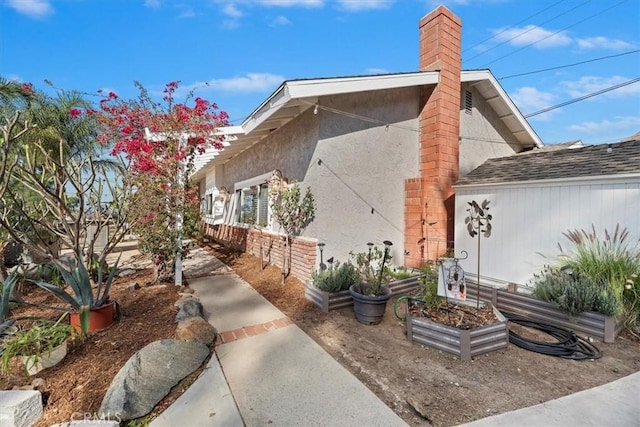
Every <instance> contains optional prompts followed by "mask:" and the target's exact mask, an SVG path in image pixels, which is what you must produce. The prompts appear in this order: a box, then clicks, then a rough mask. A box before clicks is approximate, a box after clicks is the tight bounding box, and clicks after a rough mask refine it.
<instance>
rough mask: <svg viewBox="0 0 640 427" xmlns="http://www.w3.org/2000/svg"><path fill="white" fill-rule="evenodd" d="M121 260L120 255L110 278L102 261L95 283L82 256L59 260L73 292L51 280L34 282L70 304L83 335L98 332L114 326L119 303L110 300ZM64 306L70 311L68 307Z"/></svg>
mask: <svg viewBox="0 0 640 427" xmlns="http://www.w3.org/2000/svg"><path fill="white" fill-rule="evenodd" d="M119 261H120V258H118V260H117V261H116V263H115V265H114V266H113V267H112V268H111V269H110V271H109V275H108V276H107V277H106V279H105V277H104V273H105V271H104V270H105V268H106V266H105V265H103V264H102V263H99V264H98V265H97V267H96V270H97V271H96V276H97V280H95V283H94V281H93V279H92V278H91V274H90V273H89V270H88V269H87V267H86V266H85V265H84V262H83V261H82V259H80V258H79V257H78V256H75V257H74V258H73V259H70V260H68V261H67V262H66V263H63V262H61V261H59V260H56V261H54V263H55V266H56V268H57V269H58V271H59V272H60V274H61V275H62V278H63V279H64V282H65V284H66V285H67V287H68V288H69V290H70V292H67V291H66V290H65V288H60V287H57V286H54V285H52V284H50V283H46V282H42V281H33V282H34V283H35V284H36V285H38V286H39V287H41V288H43V289H45V290H47V291H49V292H51V293H52V294H53V295H55V296H56V297H57V298H58V299H60V300H61V301H63V302H65V303H67V304H69V305H70V306H71V308H72V310H73V311H71V312H70V313H69V323H70V324H71V325H72V326H73V327H74V328H75V329H76V330H77V331H81V332H82V334H83V335H87V334H88V333H89V332H93V331H98V330H100V329H104V328H106V327H107V326H110V325H111V324H112V323H113V321H114V319H115V315H116V303H115V301H112V300H110V298H109V291H110V289H111V284H112V283H113V278H114V277H115V274H116V271H117V267H118V262H119ZM94 285H95V286H94ZM94 287H95V291H94ZM61 309H62V310H67V309H64V308H61Z"/></svg>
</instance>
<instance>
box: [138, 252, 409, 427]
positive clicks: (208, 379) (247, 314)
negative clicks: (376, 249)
mask: <svg viewBox="0 0 640 427" xmlns="http://www.w3.org/2000/svg"><path fill="white" fill-rule="evenodd" d="M185 277H187V278H189V277H196V278H189V279H188V281H189V286H190V287H191V288H192V289H194V290H195V296H197V297H198V298H199V299H200V302H201V303H202V305H203V307H204V309H205V315H206V316H208V319H207V320H208V321H209V323H211V324H212V325H213V326H214V327H215V328H216V329H217V331H218V341H217V344H216V351H215V352H216V354H215V356H214V357H212V358H211V361H210V362H209V365H208V366H207V370H206V371H205V373H204V374H203V375H201V376H200V377H199V378H198V379H197V380H196V382H195V383H194V384H193V385H192V386H191V387H190V388H189V390H188V391H187V392H186V393H185V394H183V395H182V396H181V397H180V398H179V399H178V400H177V401H176V402H175V403H174V404H173V405H171V407H169V408H168V409H167V410H165V411H164V413H163V414H162V415H161V416H160V417H158V418H156V419H155V420H154V421H153V422H152V423H151V424H150V426H151V427H170V426H176V425H188V426H190V427H199V426H203V427H204V426H225V427H226V426H232V427H233V426H242V425H246V426H266V425H269V424H271V425H274V426H406V423H405V422H404V421H403V420H402V419H401V418H400V417H398V416H397V415H396V414H395V413H394V412H393V411H392V410H391V409H390V408H389V407H387V406H386V405H385V404H384V403H383V402H382V401H381V400H380V399H378V397H377V396H376V395H375V394H374V393H373V392H371V391H370V390H369V389H368V388H367V387H366V386H365V385H363V384H362V383H361V382H360V381H359V380H358V379H357V378H356V377H354V376H353V375H352V374H351V373H350V372H349V371H347V370H346V369H345V368H344V367H342V365H340V364H339V363H338V362H336V361H335V360H334V359H333V357H331V356H330V355H329V354H328V353H327V352H325V351H324V350H323V349H322V348H321V347H320V346H319V345H318V344H317V343H316V342H315V341H313V340H312V339H311V338H310V337H309V336H307V335H306V334H305V333H304V332H303V331H302V330H301V329H300V328H298V327H297V326H296V325H294V324H293V322H292V321H291V320H290V319H289V318H288V317H287V316H285V315H284V314H283V313H282V312H281V311H280V310H278V309H277V308H276V307H274V306H273V305H272V304H271V303H270V302H269V301H267V300H266V299H265V298H264V297H262V295H260V294H259V293H258V292H256V291H255V290H254V289H253V288H252V287H251V286H249V284H248V283H246V282H245V281H243V280H242V279H241V278H240V277H238V276H237V275H235V274H233V273H231V272H230V271H229V269H228V267H226V266H225V265H224V264H222V263H220V262H219V261H218V260H216V259H215V258H214V257H212V256H211V255H209V254H208V253H207V252H206V251H203V250H196V251H194V252H193V253H192V257H191V259H190V260H187V261H186V262H185ZM231 403H233V404H231Z"/></svg>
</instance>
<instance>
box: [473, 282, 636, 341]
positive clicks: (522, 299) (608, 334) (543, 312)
mask: <svg viewBox="0 0 640 427" xmlns="http://www.w3.org/2000/svg"><path fill="white" fill-rule="evenodd" d="M467 296H468V297H469V298H477V286H476V285H474V284H473V283H468V284H467ZM480 300H481V301H487V302H491V303H492V304H493V305H494V306H495V307H497V308H498V309H499V310H502V311H504V312H505V313H511V314H515V315H518V316H522V317H525V318H527V319H530V320H533V321H538V322H544V323H549V324H551V325H554V326H558V327H561V328H566V329H569V330H571V331H574V332H579V333H583V334H586V335H588V336H590V337H596V338H600V339H602V340H603V341H604V342H606V343H612V342H614V341H615V339H616V336H617V335H618V333H619V332H620V331H621V330H622V328H623V326H624V324H623V321H622V319H621V318H616V317H613V316H605V315H604V314H600V313H594V312H587V313H581V314H579V315H577V316H573V317H570V316H569V315H568V314H567V313H566V312H564V311H562V310H560V309H558V308H556V307H555V306H554V305H552V304H551V303H548V302H546V301H542V300H540V299H537V298H534V297H532V296H530V295H525V294H521V293H517V292H509V291H506V290H501V289H495V288H490V287H487V286H480Z"/></svg>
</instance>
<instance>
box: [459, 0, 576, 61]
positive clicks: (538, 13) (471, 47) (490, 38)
mask: <svg viewBox="0 0 640 427" xmlns="http://www.w3.org/2000/svg"><path fill="white" fill-rule="evenodd" d="M563 1H565V0H560V1H557V2H555V3H554V4H552V5H551V6H549V7H545V8H544V9H542V10H540V11H538V12H536V13H534V14H533V15H530V16H527V17H526V18H524V19H523V20H521V21H518V22H516V23H515V24H513V25H511V26H509V27H506V28H504V29H503V30H501V31H498V32H497V33H495V34H494V35H493V36H491V37H489V38H486V39H484V40H482V41H480V42H478V43H476V44H474V45H473V46H469V47H468V48H466V49H464V50H463V51H462V53H465V52H467V51H469V50H471V49H473V48H474V47H476V46H478V45H481V44H482V43H485V42H488V41H489V40H493V39H495V38H496V37H498V36H499V35H500V34H502V33H504V32H506V31H508V30H510V29H512V28H514V27H515V26H517V25H520V24H522V23H524V22H526V21H528V20H529V19H531V18H533V17H535V16H538V15H540V14H541V13H542V12H546V11H547V10H549V9H551V8H552V7H554V6H556V5H558V4H560V3H562V2H563ZM485 52H486V51H485ZM483 53H484V52H483ZM474 58H475V57H474ZM471 59H473V58H471Z"/></svg>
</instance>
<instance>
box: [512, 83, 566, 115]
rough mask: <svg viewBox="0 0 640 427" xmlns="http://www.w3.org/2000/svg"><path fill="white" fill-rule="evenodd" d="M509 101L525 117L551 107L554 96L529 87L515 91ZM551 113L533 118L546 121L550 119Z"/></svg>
mask: <svg viewBox="0 0 640 427" xmlns="http://www.w3.org/2000/svg"><path fill="white" fill-rule="evenodd" d="M510 96H511V99H512V100H513V102H515V104H516V106H517V107H518V109H519V110H520V111H521V112H522V114H524V115H527V114H529V113H533V112H534V111H538V110H542V109H544V108H547V107H551V106H552V105H553V102H554V100H555V99H556V96H555V95H554V94H552V93H549V92H541V91H539V90H538V89H536V88H534V87H530V86H525V87H521V88H519V89H517V90H516V91H515V92H513V93H512V94H511V95H510ZM552 113H553V111H550V112H548V113H544V114H540V115H539V116H535V117H536V119H537V120H546V119H549V118H550V117H551V114H552Z"/></svg>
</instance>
